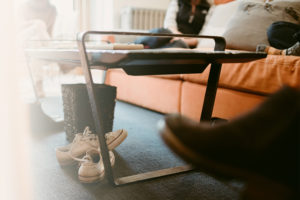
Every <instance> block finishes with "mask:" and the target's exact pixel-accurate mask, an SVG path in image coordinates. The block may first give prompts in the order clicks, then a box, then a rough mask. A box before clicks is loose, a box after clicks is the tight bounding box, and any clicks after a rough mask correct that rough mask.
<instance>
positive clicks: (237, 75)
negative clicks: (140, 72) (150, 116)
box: [106, 55, 300, 120]
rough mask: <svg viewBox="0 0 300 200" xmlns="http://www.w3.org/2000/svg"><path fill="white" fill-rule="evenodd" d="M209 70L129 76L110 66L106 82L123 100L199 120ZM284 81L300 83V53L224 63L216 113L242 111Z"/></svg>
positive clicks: (228, 115) (226, 114) (226, 116)
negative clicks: (111, 68)
mask: <svg viewBox="0 0 300 200" xmlns="http://www.w3.org/2000/svg"><path fill="white" fill-rule="evenodd" d="M208 72H209V67H208V68H207V69H206V70H205V71H204V72H203V73H202V74H180V75H161V76H129V75H126V73H125V72H123V71H122V70H109V71H108V72H107V77H106V83H107V84H109V85H114V86H117V98H118V99H119V100H122V101H126V102H129V103H132V104H136V105H138V106H142V107H144V108H148V109H151V110H155V111H158V112H161V113H174V112H177V113H181V114H183V115H186V116H188V117H190V118H192V119H195V120H199V119H200V114H201V111H202V104H203V98H204V93H205V89H206V82H207V77H208ZM283 85H291V86H299V87H300V57H297V56H276V55H268V56H267V58H265V59H260V60H257V61H253V62H248V63H234V64H230V63H229V64H223V66H222V71H221V76H220V81H219V87H218V90H217V96H216V101H215V106H214V110H213V116H214V117H219V118H224V119H230V118H232V117H235V116H237V115H240V114H241V113H243V112H246V111H248V110H250V109H252V108H253V107H254V106H256V105H257V104H259V103H260V102H262V101H263V100H264V99H265V98H266V96H268V95H269V94H271V93H273V92H275V91H276V90H278V89H279V88H280V87H282V86H283Z"/></svg>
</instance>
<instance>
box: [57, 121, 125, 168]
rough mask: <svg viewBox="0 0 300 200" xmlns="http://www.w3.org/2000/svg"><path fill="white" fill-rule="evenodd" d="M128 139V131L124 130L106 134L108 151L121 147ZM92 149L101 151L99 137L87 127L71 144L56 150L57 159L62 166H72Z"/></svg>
mask: <svg viewBox="0 0 300 200" xmlns="http://www.w3.org/2000/svg"><path fill="white" fill-rule="evenodd" d="M126 137H127V131H126V130H124V129H120V130H117V131H113V132H109V133H107V134H105V138H106V142H107V147H108V150H113V149H114V148H116V147H117V146H119V145H120V144H121V143H122V142H123V141H124V140H125V138H126ZM92 149H99V141H98V136H97V135H95V134H92V133H91V131H90V130H89V127H86V128H85V129H84V132H83V133H78V134H76V135H75V138H74V140H73V142H72V143H71V144H69V145H67V146H62V147H58V148H56V158H57V160H58V162H59V164H60V165H62V166H64V165H70V164H73V163H74V162H75V160H74V158H79V157H82V156H83V155H84V154H85V153H86V152H88V151H90V150H92Z"/></svg>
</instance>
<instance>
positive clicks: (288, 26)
mask: <svg viewBox="0 0 300 200" xmlns="http://www.w3.org/2000/svg"><path fill="white" fill-rule="evenodd" d="M299 31H300V25H298V24H293V23H290V22H283V21H279V22H274V23H273V24H271V26H270V27H269V28H268V30H267V35H268V40H269V43H270V45H271V46H272V47H274V48H277V49H287V48H289V47H291V46H293V45H294V44H295V43H297V42H299V41H300V40H299V39H297V38H295V33H297V32H299Z"/></svg>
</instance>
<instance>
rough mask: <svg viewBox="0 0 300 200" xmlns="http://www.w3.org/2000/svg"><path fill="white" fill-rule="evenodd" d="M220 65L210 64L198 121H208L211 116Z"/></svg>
mask: <svg viewBox="0 0 300 200" xmlns="http://www.w3.org/2000/svg"><path fill="white" fill-rule="evenodd" d="M221 68H222V64H219V63H212V64H211V67H210V72H209V77H208V81H207V86H206V91H205V96H204V102H203V106H202V113H201V118H200V121H209V120H210V119H211V116H212V112H213V108H214V103H215V98H216V93H217V88H218V83H219V78H220V73H221Z"/></svg>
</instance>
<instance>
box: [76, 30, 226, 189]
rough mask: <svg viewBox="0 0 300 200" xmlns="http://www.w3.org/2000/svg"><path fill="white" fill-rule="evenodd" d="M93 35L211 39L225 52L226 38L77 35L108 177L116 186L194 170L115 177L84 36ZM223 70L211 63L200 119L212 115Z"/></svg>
mask: <svg viewBox="0 0 300 200" xmlns="http://www.w3.org/2000/svg"><path fill="white" fill-rule="evenodd" d="M90 34H101V35H138V36H153V37H154V36H159V37H194V38H209V39H213V40H215V50H220V51H223V50H224V49H225V39H224V38H222V37H217V36H203V35H191V34H153V33H134V32H115V31H87V32H83V33H80V34H78V36H77V42H78V47H79V54H80V59H81V64H82V67H83V71H84V76H85V80H86V85H87V91H88V96H89V100H90V103H91V108H92V114H93V118H94V123H95V128H96V131H97V134H98V138H99V143H100V150H101V154H102V157H103V163H104V168H105V173H106V177H107V178H108V180H109V182H110V183H111V184H113V185H124V184H129V183H134V182H138V181H145V180H149V179H154V178H158V177H162V176H166V175H171V174H178V173H182V172H187V171H190V170H191V169H193V168H192V167H191V166H188V165H187V166H180V167H174V168H168V169H162V170H157V171H152V172H146V173H141V174H136V175H132V176H127V177H121V178H115V177H114V173H113V170H112V167H111V163H110V159H109V152H108V148H107V144H106V139H105V133H104V130H103V126H102V123H103V121H104V120H103V119H102V118H101V115H100V112H101V108H100V107H99V106H98V105H97V104H96V99H95V85H94V82H93V78H92V74H91V65H90V62H89V59H88V55H87V50H86V46H85V39H86V37H87V35H90ZM220 71H221V64H219V63H212V66H211V69H210V75H209V80H208V84H207V89H206V93H205V97H204V104H203V110H202V114H201V120H210V118H211V114H212V110H213V106H214V100H215V96H216V90H217V85H218V81H219V76H220Z"/></svg>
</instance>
